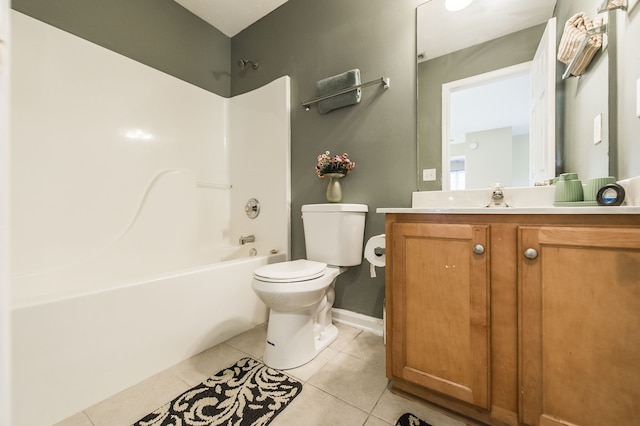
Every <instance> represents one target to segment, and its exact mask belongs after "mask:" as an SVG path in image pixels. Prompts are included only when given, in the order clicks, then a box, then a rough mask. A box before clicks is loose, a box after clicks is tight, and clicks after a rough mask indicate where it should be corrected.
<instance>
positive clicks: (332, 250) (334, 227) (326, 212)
mask: <svg viewBox="0 0 640 426" xmlns="http://www.w3.org/2000/svg"><path fill="white" fill-rule="evenodd" d="M368 211H369V208H368V206H367V205H366V204H339V203H335V204H307V205H304V206H302V222H303V225H304V240H305V246H306V249H307V260H315V261H317V262H324V263H327V264H329V265H334V266H354V265H359V264H361V263H362V246H363V243H364V220H365V217H366V215H367V212H368Z"/></svg>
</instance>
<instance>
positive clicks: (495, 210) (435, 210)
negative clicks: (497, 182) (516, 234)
mask: <svg viewBox="0 0 640 426" xmlns="http://www.w3.org/2000/svg"><path fill="white" fill-rule="evenodd" d="M376 213H410V214H640V207H639V206H617V207H616V206H594V207H491V208H489V207H432V208H429V207H420V208H414V207H389V208H387V207H379V208H377V209H376Z"/></svg>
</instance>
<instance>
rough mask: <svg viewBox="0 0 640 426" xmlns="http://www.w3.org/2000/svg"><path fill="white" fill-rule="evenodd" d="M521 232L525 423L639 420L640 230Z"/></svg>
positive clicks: (580, 425) (631, 425)
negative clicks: (528, 252) (527, 255)
mask: <svg viewBox="0 0 640 426" xmlns="http://www.w3.org/2000/svg"><path fill="white" fill-rule="evenodd" d="M519 234H520V235H519V244H520V246H519V249H520V250H519V251H521V252H524V251H525V250H530V257H531V258H527V257H524V256H522V257H519V258H518V260H519V271H520V272H519V273H520V303H521V307H520V309H521V316H520V323H521V324H520V327H521V332H520V339H521V340H520V359H521V377H520V383H521V387H522V399H521V404H522V407H521V411H522V420H523V422H524V423H525V424H529V425H541V426H565V425H575V426H589V425H616V426H636V425H640V229H639V228H625V227H611V228H591V227H560V226H558V227H547V226H543V227H531V228H529V227H522V228H520V229H519Z"/></svg>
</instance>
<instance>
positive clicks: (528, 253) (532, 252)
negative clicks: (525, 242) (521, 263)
mask: <svg viewBox="0 0 640 426" xmlns="http://www.w3.org/2000/svg"><path fill="white" fill-rule="evenodd" d="M524 257H526V258H527V259H535V258H536V257H538V250H536V249H534V248H528V249H526V250H525V251H524Z"/></svg>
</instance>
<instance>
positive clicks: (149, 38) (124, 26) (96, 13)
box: [11, 0, 231, 97]
mask: <svg viewBox="0 0 640 426" xmlns="http://www.w3.org/2000/svg"><path fill="white" fill-rule="evenodd" d="M11 7H12V8H13V9H14V10H17V11H18V12H22V13H24V14H25V15H29V16H32V17H34V18H37V19H39V20H41V21H43V22H46V23H48V24H50V25H53V26H54V27H58V28H60V29H63V30H65V31H67V32H70V33H71V34H75V35H77V36H79V37H82V38H84V39H87V40H89V41H92V42H93V43H96V44H98V45H100V46H103V47H105V48H107V49H110V50H113V51H115V52H118V53H120V54H122V55H124V56H127V57H129V58H131V59H135V60H136V61H138V62H142V63H143V64H146V65H149V66H151V67H153V68H156V69H159V70H160V71H164V72H166V73H167V74H170V75H172V76H174V77H177V78H179V79H181V80H185V81H188V82H189V83H191V84H194V85H196V86H199V87H201V88H203V89H206V90H209V91H210V92H213V93H216V94H218V95H220V96H225V97H228V96H229V93H230V88H231V77H230V74H229V68H230V63H229V58H230V56H231V40H230V39H229V37H227V36H226V35H224V34H223V33H221V32H220V31H218V30H217V29H215V28H214V27H212V26H211V25H209V24H208V23H206V22H205V21H203V20H202V19H200V18H198V17H197V16H195V15H193V14H192V13H191V12H189V11H188V10H186V9H185V8H183V7H182V6H180V5H179V4H178V3H176V2H174V1H173V0H135V1H131V0H54V1H42V0H13V1H12V2H11Z"/></svg>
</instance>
